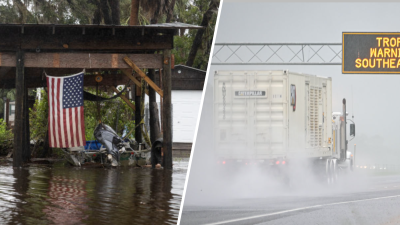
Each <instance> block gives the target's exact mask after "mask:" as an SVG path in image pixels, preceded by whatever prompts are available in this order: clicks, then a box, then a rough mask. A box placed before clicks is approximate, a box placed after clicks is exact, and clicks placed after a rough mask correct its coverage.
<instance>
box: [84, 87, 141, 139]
mask: <svg viewBox="0 0 400 225" xmlns="http://www.w3.org/2000/svg"><path fill="white" fill-rule="evenodd" d="M85 90H86V91H88V92H91V93H92V94H96V89H95V88H85ZM99 95H100V96H102V97H104V98H110V95H109V94H107V92H104V89H103V88H102V89H101V90H99ZM111 95H112V94H111ZM99 104H100V119H101V121H102V123H104V124H107V125H109V126H111V127H112V128H113V129H114V130H115V128H116V125H117V124H118V125H117V127H118V129H117V130H116V132H117V133H118V134H119V135H122V133H123V131H124V129H126V130H128V132H129V131H131V130H134V129H135V121H134V120H132V117H133V115H134V111H133V109H131V108H130V107H129V106H128V105H127V104H126V103H125V102H124V101H123V100H122V99H121V98H117V99H113V100H110V101H103V102H100V103H99ZM97 116H98V112H97V102H91V101H85V129H86V132H85V135H86V140H95V138H94V136H93V132H94V129H95V128H96V126H97V124H98V121H97ZM117 121H118V122H117ZM134 133H135V132H134V131H133V132H132V134H131V136H130V137H129V138H134Z"/></svg>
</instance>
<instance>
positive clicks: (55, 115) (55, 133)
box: [53, 78, 60, 147]
mask: <svg viewBox="0 0 400 225" xmlns="http://www.w3.org/2000/svg"><path fill="white" fill-rule="evenodd" d="M57 83H58V82H57V79H56V78H55V79H54V87H53V103H54V106H53V109H54V114H53V116H54V124H55V126H54V137H55V139H56V144H55V145H54V147H58V146H60V140H59V136H58V126H59V125H58V123H59V121H58V110H57V105H58V104H57V91H58V90H57V87H58V85H57Z"/></svg>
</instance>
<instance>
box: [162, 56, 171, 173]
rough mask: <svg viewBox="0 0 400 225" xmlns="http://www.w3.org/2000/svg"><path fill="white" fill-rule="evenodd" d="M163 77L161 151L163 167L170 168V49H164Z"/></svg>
mask: <svg viewBox="0 0 400 225" xmlns="http://www.w3.org/2000/svg"><path fill="white" fill-rule="evenodd" d="M163 57H164V65H163V69H164V77H163V78H162V79H163V85H162V86H163V89H164V97H163V112H162V113H163V121H162V123H163V129H164V131H163V151H164V158H163V161H164V165H163V166H164V168H165V169H172V132H173V130H172V104H171V100H172V99H171V50H168V49H166V50H164V56H163Z"/></svg>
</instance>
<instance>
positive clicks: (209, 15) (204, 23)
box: [186, 0, 219, 66]
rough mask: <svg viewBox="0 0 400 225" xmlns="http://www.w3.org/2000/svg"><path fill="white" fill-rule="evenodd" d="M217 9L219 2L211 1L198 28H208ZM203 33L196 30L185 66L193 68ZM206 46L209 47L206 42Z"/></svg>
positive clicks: (216, 0)
mask: <svg viewBox="0 0 400 225" xmlns="http://www.w3.org/2000/svg"><path fill="white" fill-rule="evenodd" d="M218 7H219V0H211V2H210V6H209V7H208V10H207V11H206V12H205V13H204V16H203V20H202V22H201V24H200V26H204V27H208V25H209V24H210V21H211V19H212V16H213V15H214V14H215V13H216V12H218ZM204 32H205V30H203V29H200V30H197V33H196V37H195V38H194V41H193V44H192V48H191V49H190V53H189V56H188V60H187V62H186V66H193V63H194V60H195V57H196V54H197V51H198V49H199V47H200V45H201V44H202V43H204V42H203V41H202V37H203V35H204ZM206 44H208V45H209V41H208V42H206ZM206 52H209V51H206Z"/></svg>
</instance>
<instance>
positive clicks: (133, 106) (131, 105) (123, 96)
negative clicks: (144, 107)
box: [111, 86, 136, 111]
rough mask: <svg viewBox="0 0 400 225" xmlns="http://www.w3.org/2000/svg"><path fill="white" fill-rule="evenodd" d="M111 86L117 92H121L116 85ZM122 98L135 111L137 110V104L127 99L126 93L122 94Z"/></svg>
mask: <svg viewBox="0 0 400 225" xmlns="http://www.w3.org/2000/svg"><path fill="white" fill-rule="evenodd" d="M111 88H112V89H113V90H114V92H115V93H117V94H118V93H119V91H118V89H116V88H115V87H114V86H111ZM119 97H120V98H122V100H124V102H126V104H128V106H129V107H131V108H132V109H133V110H134V111H136V108H135V105H134V104H132V102H130V101H129V99H127V98H126V97H125V95H120V96H119Z"/></svg>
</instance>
